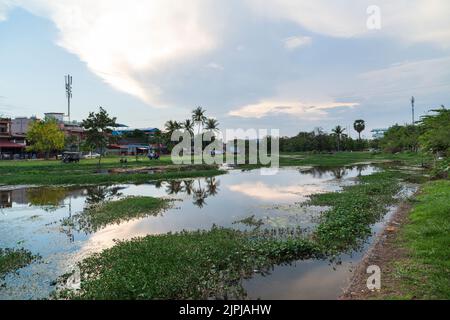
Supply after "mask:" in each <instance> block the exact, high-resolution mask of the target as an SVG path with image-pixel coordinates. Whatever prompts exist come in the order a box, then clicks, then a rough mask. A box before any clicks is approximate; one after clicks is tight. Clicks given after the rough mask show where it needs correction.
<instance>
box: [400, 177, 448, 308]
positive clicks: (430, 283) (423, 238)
mask: <svg viewBox="0 0 450 320" xmlns="http://www.w3.org/2000/svg"><path fill="white" fill-rule="evenodd" d="M416 200H417V202H416V203H415V205H414V207H413V209H412V211H411V213H410V217H409V218H410V221H409V222H408V223H407V224H406V225H405V226H404V227H403V228H402V229H401V232H400V242H399V246H400V247H402V248H406V249H407V251H408V257H407V258H406V259H403V260H401V261H397V262H395V265H394V266H395V274H396V277H397V280H399V282H400V283H402V288H401V291H402V292H404V295H403V296H397V297H393V298H408V299H409V298H412V297H414V298H416V299H450V241H449V235H450V181H449V180H441V181H434V182H430V183H427V184H426V185H425V186H424V188H423V190H422V193H421V194H420V195H419V196H418V197H417V199H416Z"/></svg>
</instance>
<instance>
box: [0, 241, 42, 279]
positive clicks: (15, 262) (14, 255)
mask: <svg viewBox="0 0 450 320" xmlns="http://www.w3.org/2000/svg"><path fill="white" fill-rule="evenodd" d="M37 258H38V257H37V256H34V255H33V254H32V253H31V252H29V251H27V250H25V249H1V248H0V280H1V279H2V278H4V277H5V276H6V274H8V273H9V272H14V271H17V270H19V269H20V268H23V267H26V266H27V265H29V264H30V263H31V262H33V261H34V260H35V259H37Z"/></svg>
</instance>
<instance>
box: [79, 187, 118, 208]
mask: <svg viewBox="0 0 450 320" xmlns="http://www.w3.org/2000/svg"><path fill="white" fill-rule="evenodd" d="M122 189H123V187H110V186H94V187H89V188H87V196H86V202H87V203H88V204H96V203H100V202H103V201H106V200H109V199H111V198H114V197H117V196H120V193H119V191H120V190H122Z"/></svg>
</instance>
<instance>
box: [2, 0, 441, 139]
mask: <svg viewBox="0 0 450 320" xmlns="http://www.w3.org/2000/svg"><path fill="white" fill-rule="evenodd" d="M375 2H378V3H375ZM373 4H376V5H377V6H378V8H379V9H380V11H379V17H380V23H381V29H377V30H369V29H368V28H367V25H366V22H367V19H369V18H371V17H376V18H377V17H378V12H377V14H376V15H375V16H372V14H373V13H374V12H372V11H371V12H370V13H369V14H368V13H367V11H366V10H367V8H368V7H369V6H370V5H373ZM448 14H450V3H449V2H448V1H446V0H408V1H406V0H396V1H391V0H389V1H388V0H379V1H365V0H341V1H331V0H316V1H306V0H266V1H264V0H239V1H238V0H227V1H225V0H223V1H221V0H216V1H207V0H192V1H189V2H182V1H175V0H152V1H142V0H130V1H127V2H126V4H124V2H123V1H118V0H91V1H84V0H62V1H51V0H0V114H4V115H8V116H30V115H37V116H42V115H43V113H44V112H48V111H59V112H64V111H65V110H66V100H65V92H64V75H65V74H67V73H70V74H72V76H73V79H74V84H73V87H74V88H73V94H74V96H73V101H72V105H73V108H72V118H73V119H78V120H81V119H83V118H84V117H86V116H87V114H88V112H89V111H92V110H95V109H96V108H97V107H98V106H104V107H105V108H106V109H107V110H108V111H109V112H110V114H112V115H114V116H117V117H118V120H119V122H121V123H126V124H128V125H130V126H133V127H149V126H157V127H162V126H163V124H164V122H165V121H166V120H168V119H174V120H184V119H185V118H187V117H188V116H189V113H190V111H191V110H192V109H193V108H194V107H196V106H198V105H200V106H202V107H204V108H206V109H207V110H208V114H209V116H211V117H215V118H217V119H218V120H219V122H220V124H221V127H222V128H244V129H246V128H275V129H280V131H281V134H282V135H294V134H296V133H297V132H298V131H300V130H312V129H313V128H315V127H322V128H324V129H325V130H330V129H331V128H332V127H334V126H335V125H337V124H340V125H342V126H344V127H347V126H350V127H351V125H352V123H353V121H354V120H355V119H359V118H362V119H365V120H366V122H367V128H368V130H367V131H369V130H370V129H372V128H377V127H387V126H389V125H391V124H394V123H405V122H409V121H411V120H410V119H411V116H410V107H409V99H410V97H411V96H412V95H414V96H416V105H417V106H416V109H417V114H423V113H425V112H426V111H427V110H429V109H430V108H432V107H435V106H439V105H441V104H445V105H448V104H449V103H448V102H449V98H450V90H449V89H450V20H449V19H448ZM352 134H353V135H355V133H354V132H352ZM366 136H370V134H369V132H366Z"/></svg>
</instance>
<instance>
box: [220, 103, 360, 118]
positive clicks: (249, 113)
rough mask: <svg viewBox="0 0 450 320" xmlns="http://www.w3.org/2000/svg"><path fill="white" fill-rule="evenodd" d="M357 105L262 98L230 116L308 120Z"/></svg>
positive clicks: (231, 113)
mask: <svg viewBox="0 0 450 320" xmlns="http://www.w3.org/2000/svg"><path fill="white" fill-rule="evenodd" d="M356 106H358V103H354V102H325V103H309V104H307V103H303V102H299V101H282V100H263V101H261V102H258V103H255V104H250V105H246V106H243V107H240V108H238V109H235V110H232V111H230V112H229V113H228V114H229V115H230V116H235V117H241V118H256V119H260V118H263V117H267V116H269V115H277V114H287V115H292V116H296V117H302V118H305V119H310V120H318V119H320V118H323V117H324V116H326V115H327V114H328V112H327V111H328V110H331V109H335V108H342V107H347V108H353V107H356Z"/></svg>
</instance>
